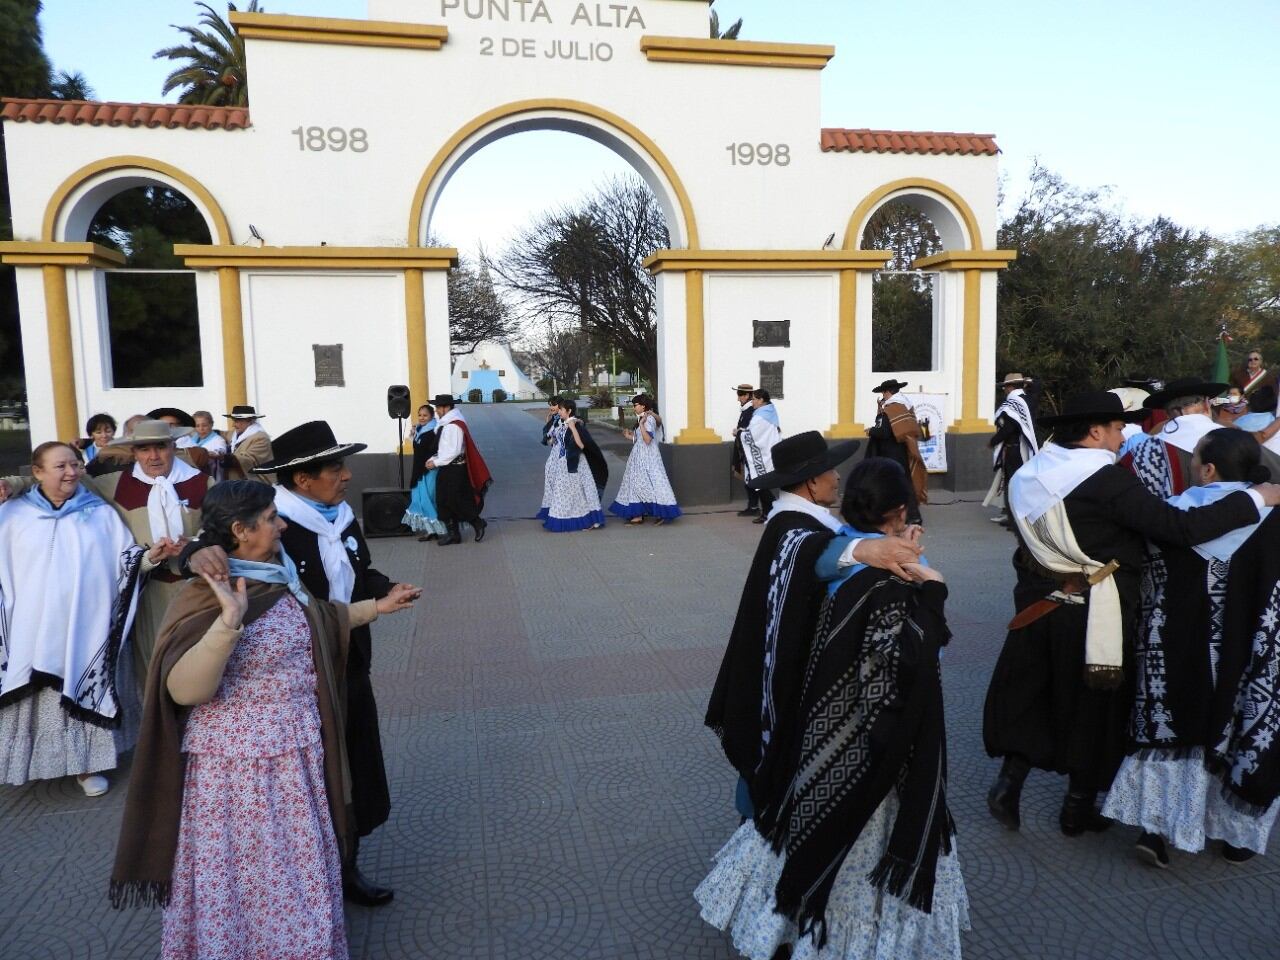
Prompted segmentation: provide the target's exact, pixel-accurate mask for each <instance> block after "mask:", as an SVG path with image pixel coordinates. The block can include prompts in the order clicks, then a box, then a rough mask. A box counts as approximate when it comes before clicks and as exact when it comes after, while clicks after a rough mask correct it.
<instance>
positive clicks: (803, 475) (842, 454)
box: [747, 430, 862, 490]
mask: <svg viewBox="0 0 1280 960" xmlns="http://www.w3.org/2000/svg"><path fill="white" fill-rule="evenodd" d="M861 445H862V442H861V441H860V440H845V441H844V442H842V443H837V444H833V445H831V446H828V445H827V441H826V438H825V437H823V435H822V434H820V433H819V432H818V431H817V430H807V431H805V432H804V433H797V434H796V435H795V436H793V437H787V438H786V439H785V440H779V441H778V442H777V443H776V444H774V447H773V471H772V472H771V473H765V474H762V475H760V476H758V477H756V478H755V479H754V480H752V481H750V482H749V483H748V484H747V486H748V487H750V488H751V489H752V490H776V489H778V488H779V487H791V486H794V485H795V484H797V483H804V482H805V481H806V480H812V479H813V478H814V477H819V476H821V475H822V474H824V473H826V472H827V471H828V470H834V469H835V468H836V467H838V466H840V464H842V463H844V462H845V461H846V460H848V459H849V458H850V457H852V456H853V455H854V454H855V453H857V452H858V447H860V446H861Z"/></svg>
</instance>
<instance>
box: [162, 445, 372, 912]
mask: <svg viewBox="0 0 1280 960" xmlns="http://www.w3.org/2000/svg"><path fill="white" fill-rule="evenodd" d="M274 448H275V459H274V460H273V461H271V462H268V463H264V464H262V465H261V466H259V467H258V468H257V470H258V472H259V473H260V474H269V473H275V475H276V477H277V480H278V483H277V485H276V509H277V510H278V511H279V513H280V516H281V517H282V518H284V520H285V521H286V522H287V523H288V526H287V527H286V528H285V530H284V532H283V533H282V534H281V535H280V543H281V545H282V546H283V547H284V550H285V552H286V553H288V554H289V556H290V557H291V558H292V559H293V562H294V563H295V564H296V565H297V568H298V577H299V579H301V580H302V582H303V584H305V585H306V588H307V589H308V590H309V591H310V592H311V593H313V594H314V595H316V596H317V597H320V598H321V599H324V600H333V601H339V602H342V603H357V602H359V601H361V600H370V599H373V600H380V599H382V598H383V597H385V596H386V595H387V594H388V593H390V592H391V588H392V587H393V586H394V585H395V584H394V583H393V582H392V580H391V578H390V577H387V576H386V575H385V574H383V573H381V572H379V571H378V570H376V569H375V568H374V567H373V563H372V558H371V557H370V555H369V545H368V544H367V543H366V542H365V539H364V534H363V533H362V532H361V531H360V524H359V523H358V522H357V521H356V517H355V512H354V511H353V510H352V509H351V506H350V504H348V503H347V501H346V492H347V484H348V483H349V482H350V481H351V471H350V470H349V469H347V466H346V464H345V463H344V459H345V458H346V457H348V456H350V455H352V454H354V453H359V452H360V451H361V450H363V449H365V444H363V443H339V442H338V441H337V439H336V438H335V437H334V435H333V430H332V429H331V428H330V426H329V424H327V423H325V422H324V421H323V420H312V421H310V422H309V423H304V424H302V425H301V426H297V427H294V428H293V429H292V430H288V431H286V432H285V433H282V434H280V436H278V437H277V438H276V439H275V443H274ZM184 559H187V560H188V562H189V566H190V570H191V572H193V573H196V574H204V573H207V574H209V575H210V576H213V577H215V579H223V578H225V576H226V554H225V553H223V552H222V549H221V548H220V547H215V546H208V547H205V546H203V545H202V544H200V543H199V542H198V541H195V542H193V544H192V546H191V547H189V548H188V550H187V551H186V552H185V553H184ZM372 661H373V637H372V634H371V632H370V629H369V627H368V626H363V627H357V628H356V629H354V630H352V631H351V646H350V649H349V651H348V653H347V673H346V715H345V721H346V737H347V758H348V765H349V766H350V769H351V804H352V812H353V815H354V817H355V828H356V829H355V843H354V844H353V845H352V849H351V851H350V852H349V855H348V857H347V859H346V862H344V863H343V866H342V871H343V872H342V889H343V894H344V895H345V897H346V898H347V899H348V900H350V901H352V902H353V903H358V904H361V905H363V906H370V907H373V906H380V905H382V904H384V903H388V902H390V900H391V899H392V897H393V895H394V894H393V892H392V891H391V890H389V889H387V888H385V887H380V886H378V885H377V884H375V883H373V882H371V881H370V880H368V879H367V878H366V877H365V876H364V875H363V874H362V873H361V872H360V868H359V866H358V864H357V862H356V856H357V853H358V850H359V838H360V837H364V836H368V835H369V834H370V833H371V832H373V830H374V829H375V828H377V827H379V826H381V825H382V824H383V823H385V822H386V821H387V817H388V816H389V815H390V812H391V795H390V791H389V790H388V787H387V773H386V769H385V766H384V764H383V760H382V738H381V735H380V733H379V731H378V705H377V702H376V701H375V700H374V696H373V683H372V681H371V679H370V675H369V672H370V667H371V666H372Z"/></svg>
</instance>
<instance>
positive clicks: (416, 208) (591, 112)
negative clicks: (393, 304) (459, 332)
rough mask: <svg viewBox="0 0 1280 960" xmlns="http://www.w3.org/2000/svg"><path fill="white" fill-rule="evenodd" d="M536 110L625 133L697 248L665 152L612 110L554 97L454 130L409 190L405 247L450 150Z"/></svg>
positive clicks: (416, 234) (686, 203) (415, 238)
mask: <svg viewBox="0 0 1280 960" xmlns="http://www.w3.org/2000/svg"><path fill="white" fill-rule="evenodd" d="M538 110H560V111H562V112H564V113H577V114H581V115H582V116H587V117H592V118H594V119H596V120H599V121H600V122H601V123H605V124H608V125H609V126H611V127H613V128H615V129H616V130H619V131H620V132H622V133H625V134H626V135H627V136H629V137H630V138H631V139H632V140H634V141H635V142H636V143H637V144H639V146H640V148H641V149H642V150H644V152H645V153H647V154H648V155H649V158H650V159H651V160H653V162H654V163H655V164H657V166H658V169H660V170H661V171H662V175H663V176H664V177H666V179H667V182H668V183H669V184H671V189H672V190H674V191H675V194H676V202H677V203H678V204H679V206H680V213H681V216H683V217H684V225H685V235H686V236H685V240H686V243H687V244H688V248H689V249H690V250H697V249H698V225H697V221H696V220H695V218H694V215H693V203H692V202H691V201H690V200H689V194H688V192H687V191H686V190H685V188H684V184H683V183H682V182H681V180H680V177H679V176H678V175H677V174H676V169H675V167H674V166H672V164H671V161H670V160H668V159H667V156H666V154H664V153H663V152H662V150H661V149H660V148H659V147H658V145H657V144H656V143H654V142H653V140H651V139H650V138H649V137H648V136H647V135H645V134H644V133H643V132H641V130H640V129H639V128H638V127H636V126H634V125H633V124H631V123H630V122H628V121H626V120H624V119H623V118H622V117H620V116H618V115H617V114H615V113H610V112H609V111H608V110H603V109H601V108H600V107H597V106H593V105H592V104H590V103H583V102H582V101H580V100H557V99H550V98H546V99H536V100H519V101H517V102H515V103H508V104H506V105H505V106H501V107H496V108H495V109H493V110H490V111H488V112H487V113H483V114H481V115H480V116H478V117H476V118H475V119H474V120H472V121H471V122H469V123H467V124H466V125H465V126H463V127H462V129H460V130H459V131H458V132H457V133H455V134H454V135H453V136H452V137H450V138H449V140H448V141H447V142H446V143H445V145H444V146H442V147H441V148H440V150H439V151H438V152H437V153H436V155H435V156H434V157H433V158H432V159H431V162H430V163H429V164H428V165H427V169H426V171H425V172H424V173H423V174H422V178H421V179H420V180H419V181H418V187H417V189H416V190H415V191H414V192H413V207H412V209H411V210H410V211H409V246H411V247H416V246H419V244H420V243H421V240H420V237H421V235H422V214H423V209H422V208H423V206H424V204H426V202H427V191H428V190H430V189H431V184H433V183H434V182H435V179H436V177H437V176H439V174H440V171H441V170H442V169H443V168H444V165H445V164H446V163H447V162H448V161H449V158H450V157H451V156H453V154H454V152H455V151H456V150H457V149H458V147H459V146H461V145H462V144H463V143H464V142H465V141H466V140H467V139H468V138H470V137H472V136H474V135H475V134H476V133H477V132H479V131H480V130H483V129H484V128H485V127H487V126H489V125H490V124H493V123H496V122H497V121H499V120H505V119H507V118H509V117H516V116H519V115H520V114H523V113H533V112H535V111H538Z"/></svg>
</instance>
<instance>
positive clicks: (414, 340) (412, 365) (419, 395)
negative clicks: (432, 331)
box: [404, 269, 430, 410]
mask: <svg viewBox="0 0 1280 960" xmlns="http://www.w3.org/2000/svg"><path fill="white" fill-rule="evenodd" d="M404 323H405V342H406V343H407V344H408V348H409V397H410V401H411V402H412V404H413V406H412V408H411V409H414V410H416V409H417V408H418V407H419V406H421V405H422V404H424V403H426V402H427V400H428V399H430V397H429V395H428V394H427V303H426V298H425V297H424V296H423V293H422V271H421V270H415V269H407V270H405V272H404Z"/></svg>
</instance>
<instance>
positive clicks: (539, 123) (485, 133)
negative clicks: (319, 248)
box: [408, 99, 699, 250]
mask: <svg viewBox="0 0 1280 960" xmlns="http://www.w3.org/2000/svg"><path fill="white" fill-rule="evenodd" d="M529 130H558V131H561V132H564V133H576V134H578V135H579V136H583V137H586V138H588V139H589V140H594V141H595V142H596V143H599V144H601V145H602V146H605V147H608V148H609V149H610V150H612V151H613V152H614V153H616V154H618V155H619V156H620V157H622V158H623V159H624V160H626V161H627V162H628V163H630V164H631V166H632V167H634V168H635V171H636V173H638V174H639V175H640V176H641V177H642V178H643V179H644V181H645V182H646V183H647V184H648V185H649V187H650V189H652V190H653V192H654V193H655V194H656V195H657V197H658V202H659V203H660V204H661V205H662V212H663V214H665V216H666V218H667V225H668V227H669V228H670V230H671V240H672V246H673V247H677V248H680V247H684V248H688V249H690V250H697V249H699V242H698V224H697V218H696V216H695V215H694V211H693V203H692V202H691V201H690V199H689V194H688V192H687V191H686V190H685V188H684V184H683V183H682V182H681V181H680V176H679V175H678V174H677V173H676V170H675V167H674V166H672V164H671V161H670V160H668V159H667V157H666V155H665V154H664V153H663V152H662V150H661V149H660V148H659V147H658V145H657V144H656V143H654V142H653V140H651V139H650V138H649V137H648V136H647V135H646V134H645V133H644V132H643V131H641V130H640V129H639V128H638V127H636V126H635V125H633V124H631V123H630V122H628V121H627V120H625V119H623V118H622V117H620V116H618V115H617V114H615V113H610V112H609V111H608V110H605V109H603V108H601V107H597V106H595V105H593V104H590V103H584V102H582V101H580V100H556V99H540V100H520V101H517V102H515V103H509V104H506V105H505V106H501V107H496V108H494V109H493V110H490V111H488V112H487V113H484V114H482V115H480V116H478V117H476V118H475V119H474V120H472V121H471V122H470V123H467V124H466V125H464V126H463V127H462V128H461V129H460V130H458V131H457V133H455V134H454V135H453V136H452V137H450V138H449V139H448V140H447V141H446V142H445V144H444V146H442V147H441V148H440V149H439V150H438V151H437V152H436V155H435V156H434V157H433V158H432V159H431V162H430V163H429V164H427V168H426V170H425V171H423V174H422V177H421V179H420V180H419V181H418V186H417V189H416V190H415V191H414V194H413V205H412V207H411V208H410V214H409V232H408V242H409V246H411V247H417V246H426V245H427V243H426V241H427V233H428V231H429V228H430V226H431V217H432V214H433V213H434V212H435V206H436V203H437V202H438V201H439V199H440V195H441V193H443V191H444V188H445V186H446V185H447V184H448V182H449V180H450V178H451V177H452V176H453V175H454V173H456V172H457V171H458V169H459V168H461V166H462V164H463V163H465V162H466V160H467V159H468V158H469V157H471V156H472V155H473V154H475V153H476V152H478V151H479V150H482V149H483V148H484V147H486V146H488V145H489V144H491V143H494V142H495V141H498V140H501V139H503V138H505V137H509V136H512V135H514V134H517V133H523V132H525V131H529Z"/></svg>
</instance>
